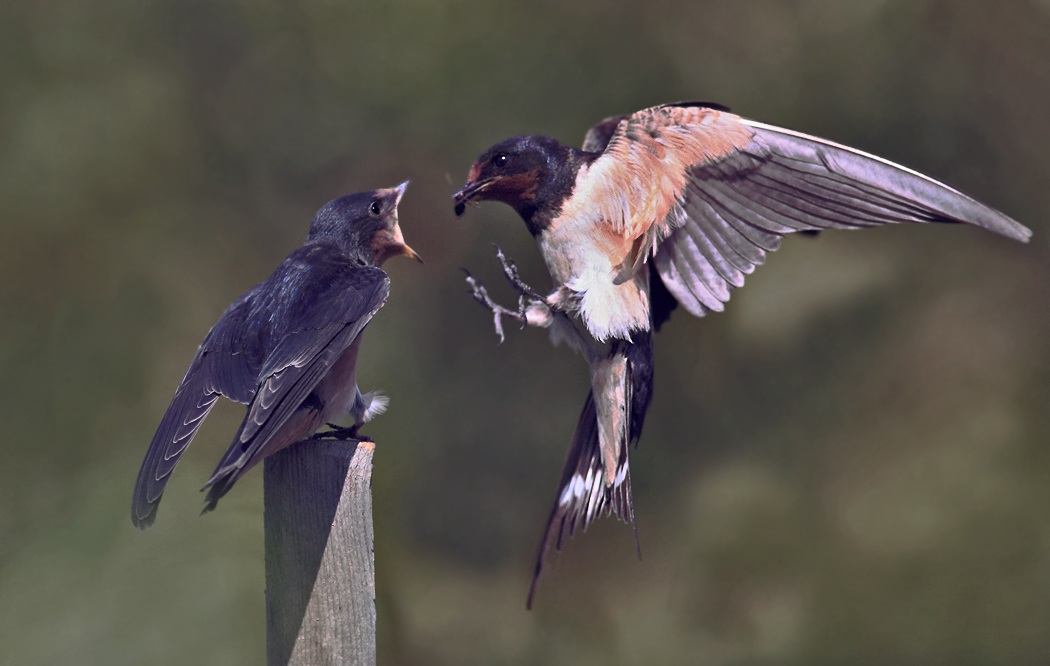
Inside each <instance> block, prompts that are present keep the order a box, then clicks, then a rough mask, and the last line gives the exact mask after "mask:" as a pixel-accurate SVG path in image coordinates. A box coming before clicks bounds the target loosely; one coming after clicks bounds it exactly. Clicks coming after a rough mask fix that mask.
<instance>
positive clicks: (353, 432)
mask: <svg viewBox="0 0 1050 666" xmlns="http://www.w3.org/2000/svg"><path fill="white" fill-rule="evenodd" d="M325 425H326V426H328V427H329V428H331V430H322V431H320V432H315V433H314V434H313V435H310V437H309V439H314V440H316V439H340V440H343V441H347V442H363V441H365V440H368V439H370V438H368V437H365V436H363V435H359V434H357V431H358V429H360V427H361V426H360V425H359V424H354V425H352V426H350V427H348V428H342V427H340V426H338V425H336V424H334V423H326V424H325Z"/></svg>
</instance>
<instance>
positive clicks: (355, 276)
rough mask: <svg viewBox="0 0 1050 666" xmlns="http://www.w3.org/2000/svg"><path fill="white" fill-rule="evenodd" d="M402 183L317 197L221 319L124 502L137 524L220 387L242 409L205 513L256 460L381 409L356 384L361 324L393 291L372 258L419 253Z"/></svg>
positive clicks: (381, 401)
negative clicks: (286, 248)
mask: <svg viewBox="0 0 1050 666" xmlns="http://www.w3.org/2000/svg"><path fill="white" fill-rule="evenodd" d="M407 187H408V181H405V182H404V183H401V184H400V185H398V186H397V187H392V188H388V189H379V190H373V191H371V192H360V193H357V194H351V195H349V196H344V197H340V198H338V199H335V200H333V201H330V202H328V203H327V204H325V205H324V207H323V208H321V210H319V211H318V212H317V215H316V216H314V219H313V222H312V223H311V224H310V231H309V233H308V235H307V237H306V243H305V244H304V245H303V246H302V247H300V248H299V249H297V250H295V251H294V252H292V253H291V254H290V255H288V257H287V258H286V259H285V260H284V261H283V262H281V265H280V266H278V267H277V270H275V271H274V272H273V275H271V276H270V277H269V278H268V279H267V280H266V281H265V282H263V283H261V284H259V285H256V286H255V287H252V288H251V289H249V290H248V291H247V292H246V293H245V294H244V295H243V296H241V297H240V298H238V299H237V300H236V301H234V302H233V304H232V305H230V307H229V308H227V310H226V312H225V313H223V315H222V317H220V318H219V321H218V322H217V323H216V324H215V326H213V327H212V329H211V331H209V332H208V335H207V336H205V338H204V342H202V343H201V345H200V348H199V349H198V350H197V355H196V356H194V357H193V360H192V361H191V362H190V367H189V369H188V370H187V371H186V376H185V377H183V379H182V383H181V384H179V387H178V389H177V390H176V391H175V397H174V398H172V401H171V405H170V406H169V407H168V411H167V412H166V413H165V414H164V418H163V419H161V422H160V426H159V427H158V428H157V432H156V434H155V435H153V441H152V442H150V445H149V449H148V450H147V451H146V458H145V460H143V462H142V469H141V470H140V471H139V476H138V480H137V481H136V482H135V492H134V496H133V498H132V503H131V522H133V523H134V524H135V525H136V526H137V527H139V528H142V529H145V528H147V527H149V526H150V525H152V524H153V520H154V519H155V518H156V515H157V506H158V504H159V502H160V497H161V494H162V493H163V492H164V486H165V485H166V484H167V483H168V479H169V478H170V477H171V473H172V472H173V471H174V470H175V466H176V465H177V464H178V462H179V459H180V458H181V457H182V454H183V452H185V450H186V447H188V446H189V445H190V442H191V441H192V440H193V436H194V435H195V434H196V433H197V430H198V429H199V428H200V426H201V424H202V423H203V422H204V419H205V417H207V416H208V413H209V412H210V411H211V409H212V407H214V406H215V403H216V402H217V401H218V399H219V396H224V397H226V398H228V399H229V400H233V401H235V402H239V403H241V404H245V405H247V406H248V412H247V414H246V415H245V417H244V421H243V422H242V423H241V426H240V428H239V429H238V430H237V435H236V436H235V437H234V438H233V443H232V444H230V447H229V449H227V451H226V454H225V455H224V456H223V457H222V460H221V461H220V462H219V465H218V466H217V467H216V468H215V472H214V473H213V474H212V475H211V478H209V479H208V482H207V483H206V484H205V485H204V488H203V489H205V490H207V491H208V494H207V497H206V500H205V501H206V505H205V508H204V511H210V510H212V509H214V508H215V505H216V503H217V502H218V501H219V499H220V498H221V497H222V496H223V495H225V494H226V493H227V492H229V490H230V488H231V487H232V486H233V484H234V483H235V482H236V481H237V479H239V478H240V477H241V475H242V474H244V473H245V472H247V471H248V470H249V469H251V468H252V467H253V466H254V465H256V464H257V463H258V462H259V461H261V460H263V459H264V458H265V457H267V456H269V455H271V454H273V453H276V452H277V451H280V450H281V449H283V448H285V447H287V446H289V445H290V444H294V443H295V442H298V441H300V440H302V439H305V438H308V437H310V436H311V435H312V434H313V433H315V432H316V431H317V430H318V429H319V428H320V427H321V426H323V425H324V424H326V423H330V422H331V421H338V420H341V419H344V418H346V417H350V418H352V419H353V422H354V425H353V426H352V427H350V428H346V429H342V430H336V431H333V433H334V434H335V435H338V436H341V437H356V434H357V429H358V428H359V427H360V426H361V425H362V424H364V423H367V422H368V421H370V420H371V419H372V418H373V417H375V416H376V415H378V414H381V413H383V412H384V411H385V410H386V406H387V403H388V400H387V398H386V397H385V396H383V395H381V394H380V393H379V392H377V391H372V392H370V393H361V391H360V390H359V389H358V387H357V378H356V372H355V366H356V364H357V354H358V349H359V347H360V344H361V333H362V332H363V331H364V329H365V326H367V325H368V322H369V321H370V320H371V319H372V317H373V316H374V315H375V314H376V312H378V311H379V309H380V308H381V307H383V304H385V303H386V301H387V297H388V296H389V295H390V278H389V277H388V276H387V274H386V273H385V272H383V270H382V269H381V268H380V266H382V265H383V262H384V261H386V260H387V259H388V258H390V257H393V256H395V255H405V256H408V257H411V258H413V259H416V260H420V258H419V255H418V254H416V252H415V251H414V250H413V249H412V248H410V247H409V246H408V245H406V244H405V239H404V236H403V235H402V233H401V227H400V225H399V224H398V219H397V205H398V203H399V202H400V201H401V197H402V196H403V195H404V193H405V188H407ZM420 261H421V260H420ZM324 434H328V433H327V432H326V433H324Z"/></svg>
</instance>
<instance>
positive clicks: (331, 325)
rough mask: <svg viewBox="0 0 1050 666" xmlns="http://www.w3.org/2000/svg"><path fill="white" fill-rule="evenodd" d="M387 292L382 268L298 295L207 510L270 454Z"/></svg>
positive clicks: (213, 482)
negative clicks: (291, 314) (242, 476)
mask: <svg viewBox="0 0 1050 666" xmlns="http://www.w3.org/2000/svg"><path fill="white" fill-rule="evenodd" d="M389 294H390V279H389V278H388V277H387V275H386V273H384V272H383V271H382V270H380V269H378V268H357V267H354V268H353V269H351V270H349V271H347V272H344V273H338V274H336V275H334V276H333V275H327V276H326V280H325V283H324V285H323V292H322V293H320V294H315V295H313V296H312V297H306V298H303V295H302V294H299V298H297V299H296V300H295V301H294V303H289V304H288V307H295V308H297V311H296V312H295V315H294V317H291V318H286V317H281V316H278V317H275V319H276V320H278V321H290V322H292V323H293V325H292V327H291V328H290V329H289V330H286V331H283V332H282V333H281V334H280V335H279V336H278V337H277V338H276V342H275V344H274V347H273V351H271V353H270V354H269V355H268V357H267V358H266V361H265V363H264V364H263V367H262V370H261V372H260V375H259V390H258V391H257V393H256V395H255V399H254V400H252V402H251V403H250V404H249V406H248V413H247V415H246V416H245V419H244V421H243V423H242V424H241V427H240V429H239V430H238V431H237V434H236V435H235V437H234V439H233V442H232V443H231V444H230V446H229V448H228V449H227V450H226V453H225V454H224V455H223V457H222V459H221V460H220V461H219V463H218V465H217V466H216V468H215V471H214V472H213V473H212V475H211V477H210V478H209V479H208V481H207V482H206V483H205V485H204V487H205V488H210V489H211V490H210V492H209V494H208V497H207V502H208V508H211V507H214V504H215V502H217V501H218V499H219V498H220V497H222V495H223V494H225V492H226V491H227V490H228V489H229V487H230V486H232V485H233V483H234V481H236V480H237V479H238V478H239V477H240V476H241V474H243V473H244V472H245V471H247V470H248V469H249V468H251V467H252V466H253V465H254V464H255V463H257V462H258V461H259V460H261V459H262V458H264V457H265V456H266V455H268V454H269V452H270V450H269V447H270V445H271V443H272V442H274V441H275V440H274V438H275V436H276V435H278V433H280V432H281V429H282V428H283V427H284V426H285V425H286V424H288V423H289V422H290V420H291V419H292V417H293V415H295V414H296V412H297V410H299V409H300V408H302V407H303V405H304V403H305V402H306V401H307V400H308V398H309V397H310V395H311V393H312V392H313V391H314V389H315V388H317V386H318V384H319V383H320V382H321V380H322V379H324V377H325V375H327V374H328V372H329V370H331V368H332V367H333V366H334V365H335V363H336V362H337V361H338V360H339V358H340V357H341V356H342V355H343V352H345V351H346V350H347V348H348V347H350V345H352V344H353V343H354V341H355V340H356V339H357V337H358V336H359V335H360V334H361V332H362V331H363V330H364V328H365V326H367V325H368V323H369V321H371V319H372V317H373V316H374V315H375V313H376V312H378V311H379V309H380V308H382V307H383V305H384V304H385V303H386V300H387V298H388V297H389ZM304 324H305V325H304ZM309 434H310V433H309V432H302V433H295V436H296V437H305V436H308V435H309ZM285 435H287V433H284V434H282V437H283V436H285ZM282 443H283V444H287V442H282Z"/></svg>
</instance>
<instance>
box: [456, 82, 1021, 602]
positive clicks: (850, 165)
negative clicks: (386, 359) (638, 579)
mask: <svg viewBox="0 0 1050 666" xmlns="http://www.w3.org/2000/svg"><path fill="white" fill-rule="evenodd" d="M482 199H489V200H494V201H501V202H503V203H505V204H507V205H509V206H511V207H512V208H514V209H515V210H516V211H517V212H518V213H519V214H520V215H521V217H522V218H523V219H524V221H525V225H526V226H527V227H528V230H529V231H530V232H531V233H532V235H533V237H534V238H535V239H536V241H537V242H538V244H539V247H540V251H541V253H542V255H543V259H544V261H545V263H546V264H547V268H548V270H549V272H550V274H551V276H552V277H553V279H554V283H555V286H554V290H553V291H551V292H550V293H549V294H545V295H544V294H539V293H538V292H536V291H535V290H533V289H532V288H530V287H529V286H528V285H526V284H525V283H524V282H523V281H522V280H521V279H520V278H519V277H518V275H517V272H516V270H515V268H514V266H513V264H512V263H508V262H507V261H506V259H505V258H504V257H503V255H502V253H500V254H499V257H500V260H501V261H502V262H503V267H504V271H505V272H506V274H507V277H508V278H509V279H510V281H511V283H512V284H513V285H514V286H515V287H517V288H518V290H519V291H520V292H521V293H522V299H521V300H520V302H519V307H518V308H517V309H512V308H504V307H501V306H499V305H498V304H496V303H495V302H493V301H492V300H491V298H489V296H488V294H487V292H486V291H485V289H484V287H483V286H481V285H480V284H478V283H477V282H476V281H475V280H473V278H471V277H469V275H468V282H470V284H471V286H472V287H473V289H474V296H475V298H476V299H478V300H479V301H480V302H482V303H483V304H484V305H486V306H487V307H489V308H490V309H491V310H492V311H493V312H494V314H495V323H496V328H497V332H498V333H499V334H500V336H501V337H502V328H501V324H500V317H501V316H503V315H509V316H511V317H515V318H517V319H520V320H522V321H523V322H525V323H527V324H532V325H537V326H549V327H551V335H552V338H554V339H555V341H563V342H567V343H568V344H570V345H571V346H572V347H574V348H575V349H577V350H578V351H580V352H581V353H582V354H583V355H584V357H585V358H586V359H587V362H588V365H589V367H590V379H591V390H590V393H589V394H588V396H587V399H586V401H585V402H584V406H583V411H582V413H581V414H580V418H579V421H578V423H577V426H576V431H575V433H574V435H573V438H572V445H571V448H570V450H569V455H568V458H567V460H566V462H565V467H564V469H563V471H562V476H561V481H560V482H559V487H558V493H557V496H556V499H555V502H554V506H553V508H552V509H551V513H550V518H549V519H548V522H547V527H546V530H545V532H544V535H543V538H542V540H541V544H540V550H539V556H538V558H537V562H536V567H535V571H534V575H533V579H532V586H531V588H530V591H529V601H528V603H529V605H531V603H532V598H533V594H534V593H535V586H536V581H537V578H538V576H539V574H540V572H541V570H542V568H543V564H544V560H545V558H546V557H547V556H548V554H549V551H550V548H551V546H552V545H553V546H554V547H555V549H558V550H560V548H561V545H562V541H563V540H564V538H565V536H566V535H570V536H571V535H572V534H573V533H574V532H575V530H576V528H577V526H582V527H583V528H586V527H587V525H588V524H589V523H590V521H591V520H593V519H595V518H596V517H598V516H599V515H608V514H609V513H613V514H615V515H616V516H617V517H619V518H620V519H621V520H623V521H624V522H627V523H631V524H633V522H634V507H633V500H632V496H631V474H630V469H629V467H628V455H627V454H628V445H629V444H632V443H633V444H637V441H638V438H639V436H640V435H641V431H642V422H643V420H644V419H645V413H646V410H647V409H648V407H649V401H650V398H651V397H652V390H653V356H652V332H653V331H654V330H656V329H657V328H658V327H659V326H660V325H661V324H662V323H663V322H664V321H665V320H666V319H667V317H668V316H669V315H670V312H671V310H672V309H674V308H675V307H676V306H678V305H681V306H682V308H683V309H685V310H686V311H688V312H689V313H691V314H693V315H696V316H703V315H704V314H706V313H708V312H721V311H722V310H723V309H724V308H725V304H726V302H727V301H728V300H729V297H730V294H731V292H732V290H733V289H735V288H739V287H741V286H742V285H743V284H744V278H745V276H747V275H749V274H750V273H751V272H752V271H753V270H754V269H755V267H756V266H758V265H759V264H761V263H763V262H764V261H765V258H766V255H767V254H768V253H770V252H773V251H775V250H776V249H778V248H779V247H780V241H781V238H782V237H783V236H784V235H785V234H789V233H794V232H804V233H815V232H817V231H821V230H824V229H860V228H864V227H872V226H878V225H881V224H890V223H906V222H916V223H924V222H951V223H965V224H972V225H975V226H979V227H984V228H985V229H988V230H990V231H994V232H996V233H999V234H1002V235H1004V236H1007V237H1009V238H1013V239H1015V240H1019V241H1022V242H1025V241H1027V240H1028V238H1029V236H1031V231H1030V230H1028V229H1027V228H1025V227H1024V226H1022V225H1020V224H1018V223H1017V222H1015V221H1014V220H1012V219H1010V218H1009V217H1007V216H1005V215H1003V214H1002V213H999V212H998V211H995V210H993V209H991V208H989V207H987V206H985V205H983V204H981V203H978V202H977V201H975V200H973V199H972V198H970V197H969V196H967V195H965V194H963V193H962V192H959V191H958V190H955V189H953V188H951V187H949V186H947V185H944V184H942V183H939V182H937V181H935V180H933V179H932V178H929V177H927V176H924V175H922V174H920V173H917V172H915V171H912V170H911V169H908V168H905V167H902V166H899V165H897V164H894V163H892V162H889V161H887V160H884V159H882V158H879V157H876V156H874V155H869V154H867V153H863V152H861V151H858V150H854V149H852V148H848V147H846V146H841V145H838V144H835V143H832V142H830V141H825V140H823V139H819V138H816V137H812V136H807V135H805V134H800V133H798V132H793V131H791V130H786V129H781V128H778V127H773V126H771V125H766V124H764V123H759V122H755V121H752V120H747V119H745V118H741V117H740V116H737V115H734V114H732V113H730V112H729V110H728V109H727V108H725V107H722V106H719V105H716V104H710V103H703V102H685V103H678V104H665V105H662V106H656V107H652V108H648V109H644V110H642V111H638V112H637V113H633V114H625V115H621V116H615V117H611V118H608V119H606V120H603V121H602V122H600V123H598V124H597V125H595V126H594V127H593V128H591V130H590V131H589V132H588V133H587V135H586V137H585V139H584V142H583V147H582V150H577V149H575V148H572V147H570V146H567V145H564V144H562V143H560V142H558V141H556V140H554V139H551V138H548V137H545V136H521V137H515V138H511V139H507V140H506V141H503V142H501V143H498V144H496V145H494V146H492V147H491V148H489V149H488V150H486V151H485V152H484V153H483V154H482V155H481V156H480V157H479V158H478V159H477V161H476V162H475V163H474V165H473V166H472V167H471V169H470V174H469V176H468V180H467V183H466V185H465V186H464V187H463V189H461V190H460V191H459V192H457V193H456V194H455V195H454V200H455V209H456V214H457V215H461V214H462V213H463V211H464V209H465V205H466V204H467V203H468V202H471V201H475V200H482Z"/></svg>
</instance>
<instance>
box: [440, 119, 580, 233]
mask: <svg viewBox="0 0 1050 666" xmlns="http://www.w3.org/2000/svg"><path fill="white" fill-rule="evenodd" d="M587 157H588V156H587V155H586V154H585V153H582V152H580V151H578V150H574V149H573V148H570V147H569V146H566V145H565V144H563V143H560V142H558V141H556V140H554V139H551V138H549V137H545V136H518V137H514V138H512V139H507V140H506V141H501V142H500V143H497V144H496V145H494V146H492V147H491V148H489V149H488V150H486V151H485V152H484V153H482V154H481V157H479V158H478V159H477V161H475V162H474V166H472V167H471V168H470V174H469V175H468V176H467V184H466V185H465V186H464V187H463V189H461V190H460V191H459V192H456V194H455V195H454V200H455V204H456V214H457V215H462V214H463V210H464V208H465V207H466V204H467V202H469V201H475V200H483V199H490V200H492V201H502V202H503V203H505V204H507V205H508V206H510V207H511V208H513V209H514V210H516V211H518V214H520V215H521V216H522V218H524V220H525V222H526V223H528V224H529V227H530V229H532V228H533V227H534V226H542V225H537V222H538V221H539V220H534V219H533V218H534V217H536V215H537V213H541V215H540V216H539V217H540V218H545V217H548V216H549V215H550V214H552V213H553V211H555V210H557V209H559V208H560V207H561V203H562V202H563V201H564V200H565V198H566V197H568V196H569V195H570V194H571V193H572V190H573V186H574V185H575V179H576V173H577V172H578V171H579V168H580V165H581V164H583V163H584V162H585V161H586V159H587ZM543 213H546V215H544V214H543ZM534 233H535V230H534Z"/></svg>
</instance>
